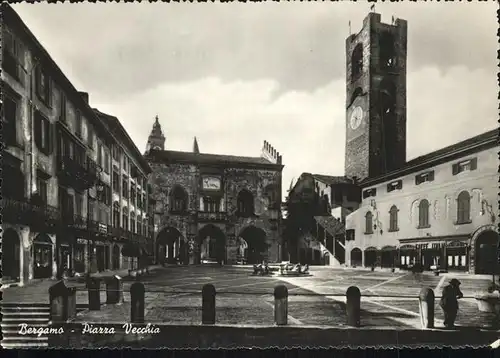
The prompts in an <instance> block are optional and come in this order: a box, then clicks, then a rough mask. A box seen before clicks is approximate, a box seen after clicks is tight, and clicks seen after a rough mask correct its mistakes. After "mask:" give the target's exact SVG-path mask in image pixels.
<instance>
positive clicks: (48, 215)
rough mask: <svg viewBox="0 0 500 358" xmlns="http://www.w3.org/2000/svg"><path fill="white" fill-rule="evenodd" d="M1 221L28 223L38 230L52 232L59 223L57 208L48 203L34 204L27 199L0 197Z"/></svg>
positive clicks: (59, 217)
mask: <svg viewBox="0 0 500 358" xmlns="http://www.w3.org/2000/svg"><path fill="white" fill-rule="evenodd" d="M2 208H3V212H2V217H3V221H4V222H6V223H12V224H24V225H29V226H31V227H33V228H36V229H38V230H45V231H48V232H54V231H55V230H56V228H57V227H58V225H59V224H60V223H61V213H60V211H59V209H58V208H55V207H53V206H50V205H43V204H42V205H34V204H33V203H31V202H29V201H28V200H27V199H13V198H3V199H2Z"/></svg>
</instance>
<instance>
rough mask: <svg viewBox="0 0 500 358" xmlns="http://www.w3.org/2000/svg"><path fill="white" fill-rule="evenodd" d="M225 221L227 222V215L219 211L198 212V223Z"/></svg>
mask: <svg viewBox="0 0 500 358" xmlns="http://www.w3.org/2000/svg"><path fill="white" fill-rule="evenodd" d="M226 220H227V214H226V212H225V211H219V212H207V211H198V221H199V222H221V221H226Z"/></svg>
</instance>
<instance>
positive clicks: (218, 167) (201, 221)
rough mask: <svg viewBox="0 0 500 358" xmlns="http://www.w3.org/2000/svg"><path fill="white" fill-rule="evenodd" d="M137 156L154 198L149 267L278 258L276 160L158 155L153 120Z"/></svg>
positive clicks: (273, 155) (266, 154) (161, 146)
mask: <svg viewBox="0 0 500 358" xmlns="http://www.w3.org/2000/svg"><path fill="white" fill-rule="evenodd" d="M145 158H146V159H147V161H148V162H149V165H150V166H151V168H152V171H153V172H152V175H151V178H150V183H151V186H152V190H153V195H154V198H155V200H156V207H155V232H156V240H155V249H156V250H155V251H156V260H157V262H181V263H183V264H198V263H204V262H219V263H228V264H235V263H258V262H261V261H262V260H268V261H270V262H276V261H279V260H280V259H281V250H282V242H281V236H280V229H281V225H280V224H281V173H282V170H283V165H282V158H281V155H280V154H279V153H278V152H277V151H276V150H275V149H274V148H272V146H271V145H270V144H269V143H267V142H264V148H263V150H262V155H261V157H238V156H230V155H217V154H205V153H200V150H199V146H198V142H197V140H196V138H195V140H194V143H193V151H192V152H178V151H171V150H165V136H164V134H163V132H162V130H161V126H160V124H159V121H158V118H156V122H155V124H154V125H153V130H152V132H151V135H150V137H149V140H148V146H147V152H146V155H145Z"/></svg>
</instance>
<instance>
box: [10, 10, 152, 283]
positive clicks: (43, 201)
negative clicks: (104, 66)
mask: <svg viewBox="0 0 500 358" xmlns="http://www.w3.org/2000/svg"><path fill="white" fill-rule="evenodd" d="M2 13H3V20H4V22H3V26H2V31H3V32H2V38H3V39H4V41H3V44H4V46H2V51H3V53H2V59H3V60H2V124H3V138H4V141H5V147H4V148H3V151H2V156H3V164H2V169H3V173H2V174H3V175H2V179H3V181H2V207H3V213H2V215H3V217H2V219H3V223H2V229H3V232H2V271H3V278H2V281H3V283H4V284H5V283H9V284H10V283H14V284H18V285H24V284H25V283H27V282H29V281H30V280H34V279H41V278H56V277H58V276H61V275H63V274H74V273H92V272H95V271H103V270H106V269H111V268H125V267H127V265H129V261H130V263H131V264H133V263H134V260H129V259H128V258H127V257H124V256H123V255H122V248H123V246H124V245H125V246H126V245H139V243H141V244H142V245H146V243H147V241H148V235H150V233H151V234H152V230H150V229H149V227H148V228H147V229H146V232H145V235H136V234H134V233H133V232H130V231H128V232H127V231H125V232H123V231H121V232H117V231H116V230H113V226H112V225H111V224H112V222H113V210H112V190H113V183H112V175H111V174H112V167H113V164H114V162H113V161H112V158H111V149H112V148H115V147H120V148H122V147H126V148H133V147H134V145H133V143H132V142H131V141H130V138H128V141H127V138H124V137H123V136H117V135H116V134H115V133H116V132H115V131H113V132H112V131H111V130H110V126H109V124H108V123H107V122H106V121H103V120H102V119H101V118H100V116H99V115H98V114H97V113H96V111H95V110H93V109H92V108H91V107H90V106H89V103H88V94H87V93H84V92H79V91H77V90H76V89H75V88H74V86H73V85H72V84H71V82H70V81H69V80H68V79H67V78H66V76H65V75H64V74H63V73H62V71H61V70H60V68H59V67H58V66H57V64H56V63H55V62H54V61H53V60H52V58H51V57H50V55H49V54H48V53H47V51H46V50H45V49H44V48H43V47H42V46H41V44H40V43H39V42H38V40H37V39H36V38H35V36H34V35H33V34H32V33H31V31H30V30H29V29H28V28H27V27H26V25H25V24H24V23H23V22H22V20H21V19H20V18H19V16H18V15H17V14H16V12H15V11H14V10H13V9H12V8H11V7H10V6H8V5H7V4H2ZM128 153H130V157H131V158H133V159H132V161H133V162H134V163H136V166H138V167H140V168H141V170H140V173H141V176H142V178H143V182H145V181H146V175H147V174H148V173H149V172H150V168H149V166H148V165H147V163H146V162H145V161H144V160H143V158H142V156H141V155H140V153H139V151H138V150H137V148H135V152H134V150H131V149H128ZM143 194H144V193H143V192H141V195H142V196H141V198H142V197H146V198H147V196H148V194H147V192H146V194H144V195H143ZM146 207H149V204H148V202H146ZM141 215H146V216H147V212H146V213H144V214H143V213H142V212H141ZM142 232H143V233H144V231H142ZM149 237H150V238H152V236H149ZM150 241H151V240H150Z"/></svg>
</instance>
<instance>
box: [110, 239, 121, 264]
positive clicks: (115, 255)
mask: <svg viewBox="0 0 500 358" xmlns="http://www.w3.org/2000/svg"><path fill="white" fill-rule="evenodd" d="M111 261H112V265H111V266H112V268H113V270H119V269H120V246H118V244H114V245H113V252H112V253H111Z"/></svg>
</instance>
